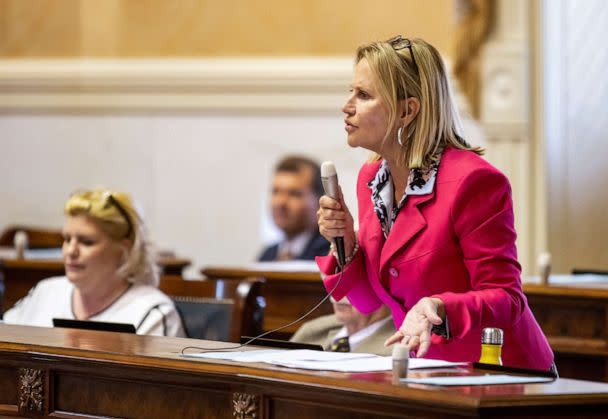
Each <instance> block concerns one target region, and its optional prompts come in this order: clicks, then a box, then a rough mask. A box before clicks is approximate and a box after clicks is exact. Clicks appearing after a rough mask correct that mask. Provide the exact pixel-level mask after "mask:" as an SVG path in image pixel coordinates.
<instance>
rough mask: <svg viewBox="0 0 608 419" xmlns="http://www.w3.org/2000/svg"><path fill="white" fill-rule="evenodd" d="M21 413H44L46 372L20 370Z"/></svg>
mask: <svg viewBox="0 0 608 419" xmlns="http://www.w3.org/2000/svg"><path fill="white" fill-rule="evenodd" d="M18 394H19V411H20V412H31V413H42V412H43V408H44V398H45V397H44V371H42V370H38V369H34V368H19V378H18Z"/></svg>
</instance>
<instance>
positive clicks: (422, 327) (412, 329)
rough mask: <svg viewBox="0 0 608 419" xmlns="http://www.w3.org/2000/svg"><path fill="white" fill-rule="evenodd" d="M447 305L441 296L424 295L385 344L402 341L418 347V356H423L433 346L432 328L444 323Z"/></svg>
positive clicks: (412, 346)
mask: <svg viewBox="0 0 608 419" xmlns="http://www.w3.org/2000/svg"><path fill="white" fill-rule="evenodd" d="M444 317H445V307H444V304H443V301H441V300H440V299H439V298H430V297H424V298H421V299H420V301H418V302H417V303H416V304H415V305H414V307H412V308H411V309H410V310H409V311H408V312H407V314H406V316H405V319H403V323H402V324H401V327H400V328H399V330H397V332H396V333H395V334H394V335H392V336H391V337H389V338H388V339H387V340H386V342H385V343H384V346H388V345H392V344H393V343H397V342H401V343H402V344H403V345H406V346H407V347H408V350H410V351H413V350H415V349H416V348H418V352H416V357H417V358H421V357H423V356H424V355H426V353H427V352H428V350H429V347H430V346H431V329H432V327H433V325H440V324H441V323H443V318H444Z"/></svg>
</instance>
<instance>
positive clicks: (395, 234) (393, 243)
mask: <svg viewBox="0 0 608 419" xmlns="http://www.w3.org/2000/svg"><path fill="white" fill-rule="evenodd" d="M434 196H435V191H433V192H431V193H429V194H427V195H411V196H408V197H407V202H406V203H405V205H404V206H403V208H401V211H400V212H399V215H398V216H397V218H396V219H395V224H394V225H393V227H392V228H391V232H390V233H389V235H388V237H387V239H386V243H385V244H384V247H383V248H382V250H381V255H380V270H382V269H383V268H384V266H385V265H386V263H388V261H389V260H390V259H391V258H392V257H393V256H394V255H395V253H397V252H398V251H399V250H400V249H402V248H404V247H405V246H407V244H408V242H409V241H410V240H412V239H413V238H414V236H416V235H417V234H418V233H419V232H420V231H421V230H422V229H424V228H425V227H426V225H427V222H426V219H425V218H424V215H423V214H422V211H421V210H420V208H419V206H420V205H421V204H423V203H425V202H427V201H429V200H431V199H432V198H433V197H434Z"/></svg>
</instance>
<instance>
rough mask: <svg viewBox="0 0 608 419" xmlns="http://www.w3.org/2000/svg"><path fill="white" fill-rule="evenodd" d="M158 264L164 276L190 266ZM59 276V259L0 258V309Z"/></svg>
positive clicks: (176, 261) (169, 260)
mask: <svg viewBox="0 0 608 419" xmlns="http://www.w3.org/2000/svg"><path fill="white" fill-rule="evenodd" d="M158 264H159V266H160V267H161V270H162V272H163V273H164V274H167V275H181V274H182V270H183V268H185V267H186V266H188V265H190V260H188V259H184V258H175V257H165V258H160V259H159V261H158ZM3 272H4V275H3V274H2V273H3ZM61 275H65V269H64V267H63V261H62V260H60V259H13V258H0V280H1V279H4V287H5V291H4V297H3V299H2V305H1V306H0V308H1V309H2V310H3V311H6V310H8V309H9V308H11V307H12V306H13V305H14V304H15V303H16V302H17V301H18V300H19V299H21V298H23V297H25V296H26V295H27V293H28V291H29V290H30V289H31V288H32V287H33V286H34V285H36V284H37V283H38V282H39V281H41V280H43V279H45V278H50V277H52V276H61ZM2 277H4V278H2Z"/></svg>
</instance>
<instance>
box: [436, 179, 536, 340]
mask: <svg viewBox="0 0 608 419" xmlns="http://www.w3.org/2000/svg"><path fill="white" fill-rule="evenodd" d="M450 216H451V219H452V226H453V228H454V233H455V234H456V236H457V237H458V239H459V241H460V246H461V249H462V252H463V255H464V263H465V266H466V269H467V270H468V272H469V276H470V280H471V288H472V289H471V291H468V292H466V293H453V292H444V293H440V294H437V295H434V297H438V298H440V299H441V300H443V302H444V303H445V307H446V313H447V316H448V319H449V324H450V333H451V334H452V336H453V337H455V338H459V337H462V336H464V335H466V334H467V333H468V332H469V331H471V329H472V328H478V327H479V326H480V325H481V324H492V325H494V326H495V327H500V328H504V329H507V328H511V327H513V325H515V324H516V323H517V322H518V321H519V319H520V318H521V316H522V313H523V312H524V310H525V308H526V298H525V296H524V294H523V291H522V287H521V280H520V272H521V267H520V265H519V263H518V262H517V251H516V248H515V238H516V233H515V228H514V225H513V224H514V219H513V204H512V200H511V187H510V185H509V182H508V180H507V178H506V177H505V176H504V175H503V174H502V173H500V172H498V171H495V170H492V169H488V168H481V169H478V170H475V171H473V172H472V173H470V174H469V175H467V176H465V177H464V178H463V179H462V180H461V181H460V185H459V187H458V188H457V194H456V197H455V199H454V202H453V205H452V208H451V211H450Z"/></svg>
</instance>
